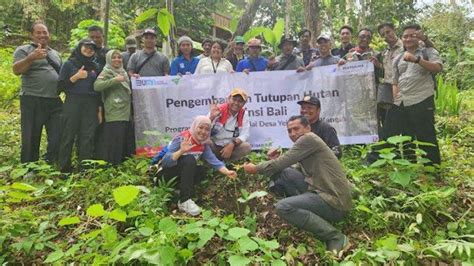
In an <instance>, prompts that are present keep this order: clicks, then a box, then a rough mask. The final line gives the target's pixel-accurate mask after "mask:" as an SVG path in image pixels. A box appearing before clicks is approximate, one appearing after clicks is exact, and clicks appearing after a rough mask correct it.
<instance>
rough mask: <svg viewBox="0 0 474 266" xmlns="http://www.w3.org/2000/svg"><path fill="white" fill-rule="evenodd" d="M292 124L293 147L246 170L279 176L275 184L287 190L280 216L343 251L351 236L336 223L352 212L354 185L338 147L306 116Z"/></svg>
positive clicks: (279, 207) (248, 165) (330, 247)
mask: <svg viewBox="0 0 474 266" xmlns="http://www.w3.org/2000/svg"><path fill="white" fill-rule="evenodd" d="M287 129H288V136H289V137H290V139H291V140H292V141H293V143H294V145H293V147H291V148H290V149H289V150H288V151H287V152H286V153H284V154H282V155H279V154H273V155H271V156H270V159H271V160H270V161H267V162H263V163H260V164H258V165H254V164H252V163H246V164H244V166H243V168H244V171H245V172H246V173H248V174H257V173H258V174H262V175H265V176H268V177H270V178H272V179H274V180H275V184H276V185H275V186H276V189H278V190H279V192H282V193H283V194H284V195H285V196H287V198H284V199H282V200H280V201H278V202H277V204H276V206H275V207H276V212H277V214H278V216H280V217H281V218H283V219H284V220H286V221H287V222H289V223H290V224H292V225H294V226H296V227H298V228H300V229H303V230H305V231H308V232H311V233H312V234H314V236H315V237H317V238H318V239H319V240H321V241H323V242H325V243H326V249H327V250H328V251H331V252H334V253H335V254H337V255H341V254H340V253H341V252H343V251H344V250H347V249H348V248H349V246H350V245H349V241H348V238H347V236H345V235H344V234H343V233H342V232H340V231H339V230H337V229H336V228H335V227H334V226H333V225H332V224H333V223H335V222H339V221H342V220H343V219H344V218H345V217H346V216H347V215H348V214H349V211H350V209H351V208H352V197H351V190H352V186H351V184H350V183H349V181H348V180H347V178H346V174H345V173H344V169H343V167H342V165H341V164H340V162H339V160H337V158H336V157H335V156H334V153H333V152H332V151H331V150H330V149H329V148H328V147H327V146H326V144H325V143H324V142H323V141H322V140H321V138H319V137H318V136H316V134H314V133H313V132H311V127H310V125H309V121H308V119H307V118H306V117H304V116H292V117H291V118H290V119H289V120H288V122H287ZM293 165H295V166H296V167H295V168H293V167H292V166H293ZM277 183H278V184H277Z"/></svg>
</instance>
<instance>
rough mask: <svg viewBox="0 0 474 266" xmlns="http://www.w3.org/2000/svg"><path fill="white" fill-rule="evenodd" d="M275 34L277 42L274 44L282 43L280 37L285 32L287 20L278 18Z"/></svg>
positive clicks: (274, 27) (274, 26)
mask: <svg viewBox="0 0 474 266" xmlns="http://www.w3.org/2000/svg"><path fill="white" fill-rule="evenodd" d="M272 31H273V35H275V39H276V41H275V43H274V44H272V45H273V46H277V45H278V44H280V39H281V36H282V35H283V32H284V31H285V21H284V20H283V19H281V18H279V19H277V21H276V23H275V25H273V30H272Z"/></svg>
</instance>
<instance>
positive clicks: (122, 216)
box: [109, 209, 127, 222]
mask: <svg viewBox="0 0 474 266" xmlns="http://www.w3.org/2000/svg"><path fill="white" fill-rule="evenodd" d="M109 217H110V218H111V219H114V220H116V221H119V222H125V220H126V219H127V213H126V212H125V211H123V210H122V209H115V210H113V211H112V212H110V214H109Z"/></svg>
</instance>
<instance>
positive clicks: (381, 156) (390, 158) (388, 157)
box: [379, 153, 397, 160]
mask: <svg viewBox="0 0 474 266" xmlns="http://www.w3.org/2000/svg"><path fill="white" fill-rule="evenodd" d="M396 156H397V155H396V154H395V153H385V154H383V153H381V154H379V157H380V158H382V159H387V160H392V159H393V158H395V157H396Z"/></svg>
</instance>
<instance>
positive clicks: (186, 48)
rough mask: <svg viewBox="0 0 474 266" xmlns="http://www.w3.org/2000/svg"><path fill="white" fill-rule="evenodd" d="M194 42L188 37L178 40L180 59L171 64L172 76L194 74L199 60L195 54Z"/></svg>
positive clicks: (177, 58)
mask: <svg viewBox="0 0 474 266" xmlns="http://www.w3.org/2000/svg"><path fill="white" fill-rule="evenodd" d="M193 52H194V51H193V40H192V39H191V38H189V37H188V36H181V37H180V38H179V39H178V57H176V58H175V59H174V60H173V62H171V67H170V75H172V76H175V75H188V74H194V71H196V67H197V64H198V63H199V59H198V58H197V57H194V54H193Z"/></svg>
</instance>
